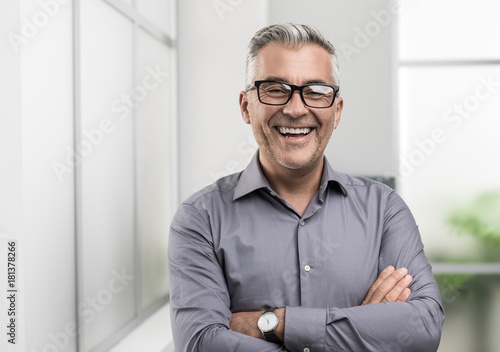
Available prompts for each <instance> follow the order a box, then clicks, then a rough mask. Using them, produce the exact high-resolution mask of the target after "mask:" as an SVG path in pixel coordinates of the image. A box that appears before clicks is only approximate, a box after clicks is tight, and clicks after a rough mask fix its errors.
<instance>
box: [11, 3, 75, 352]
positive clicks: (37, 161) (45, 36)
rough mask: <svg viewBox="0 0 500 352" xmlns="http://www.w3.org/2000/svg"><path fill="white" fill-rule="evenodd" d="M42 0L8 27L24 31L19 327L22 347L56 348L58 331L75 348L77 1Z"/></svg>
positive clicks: (23, 5)
mask: <svg viewBox="0 0 500 352" xmlns="http://www.w3.org/2000/svg"><path fill="white" fill-rule="evenodd" d="M44 3H45V2H44ZM41 4H42V3H41V2H38V1H31V0H25V1H24V0H23V1H21V2H20V3H19V4H18V6H20V7H21V13H20V19H21V28H15V27H13V28H10V30H11V31H12V32H13V33H17V34H20V35H22V36H26V38H25V39H26V40H25V41H23V44H22V46H21V48H20V49H21V52H20V54H19V55H20V60H21V82H20V83H21V104H22V147H23V150H22V153H23V158H22V164H23V170H22V172H23V176H22V186H23V198H22V206H23V229H22V230H23V234H22V240H21V241H20V242H19V257H20V258H23V260H24V263H25V271H24V272H23V274H24V282H25V285H24V287H22V291H21V292H22V294H23V295H25V302H26V305H25V316H24V317H22V319H23V320H24V321H25V322H26V333H25V335H21V331H19V333H20V334H19V335H18V337H19V339H25V342H26V346H25V348H22V347H21V348H20V349H19V350H23V351H24V350H26V351H32V350H37V351H42V350H43V349H45V350H47V351H48V350H51V349H52V350H54V349H55V348H56V347H55V345H54V341H53V339H54V338H55V339H56V340H57V341H58V342H57V343H60V345H61V346H63V347H62V348H64V350H65V351H70V352H73V351H76V339H75V336H74V335H72V334H68V332H67V330H66V329H67V327H68V326H74V324H75V321H76V314H75V306H76V304H75V303H76V302H75V255H74V253H75V240H74V194H73V191H74V183H73V176H74V169H73V168H72V167H71V166H68V164H67V163H66V161H65V158H66V149H65V148H66V147H68V146H71V145H72V143H73V80H72V77H73V71H72V69H73V66H72V64H73V60H72V59H73V57H72V25H73V23H72V4H71V2H66V3H65V4H62V5H58V3H57V2H56V3H55V4H53V5H52V6H46V7H42V6H41ZM18 15H19V14H18ZM28 23H29V24H28ZM23 26H24V29H22V28H23ZM5 98H6V97H3V96H2V99H5ZM2 118H3V117H2ZM55 163H59V164H58V166H56V167H59V166H60V167H61V168H60V169H58V170H59V171H61V170H64V171H61V173H60V174H59V176H60V177H58V176H57V174H56V172H55V169H54V164H55ZM2 351H3V350H2Z"/></svg>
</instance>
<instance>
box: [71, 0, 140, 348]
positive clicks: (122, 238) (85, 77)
mask: <svg viewBox="0 0 500 352" xmlns="http://www.w3.org/2000/svg"><path fill="white" fill-rule="evenodd" d="M81 23H82V26H81V38H82V39H81V40H82V45H81V63H82V72H81V77H82V86H81V89H82V124H81V129H82V135H81V138H82V150H83V151H82V155H85V156H84V157H83V162H82V167H81V170H82V174H81V175H82V184H81V187H82V189H81V195H82V199H81V228H82V234H81V236H82V248H81V251H82V253H83V258H82V261H83V297H82V300H83V301H81V302H79V305H80V306H79V309H80V314H81V318H82V319H84V320H85V324H84V326H83V330H84V335H83V336H84V341H83V342H84V346H85V348H84V350H85V351H88V350H90V349H92V348H93V347H94V346H96V345H97V344H99V343H100V342H102V341H103V340H104V339H105V338H106V337H108V336H109V335H110V334H112V333H114V332H115V331H117V330H118V329H119V328H120V327H122V326H123V325H124V324H126V323H127V322H128V321H129V320H130V319H132V318H133V317H134V280H133V279H132V278H131V276H132V275H133V274H134V255H133V253H134V251H133V246H134V240H133V234H134V164H133V146H134V139H133V121H132V118H131V114H127V113H125V112H124V111H125V110H127V106H128V105H127V104H129V103H130V101H129V97H130V94H131V93H132V91H131V90H132V82H133V79H132V78H133V77H132V73H133V60H132V50H133V48H132V44H133V40H132V38H133V25H132V24H131V23H130V22H129V21H128V20H127V19H126V18H125V17H123V16H122V15H121V14H120V13H119V12H117V11H115V10H114V9H112V8H111V7H110V6H108V5H107V4H106V3H105V2H103V1H102V0H85V1H81ZM129 110H130V109H129V108H128V110H127V111H129ZM83 144H85V146H83ZM123 274H125V276H123ZM118 277H120V278H119V279H118ZM92 302H95V306H93V304H94V303H92ZM82 306H83V308H82Z"/></svg>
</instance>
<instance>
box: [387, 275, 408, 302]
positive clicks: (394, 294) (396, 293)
mask: <svg viewBox="0 0 500 352" xmlns="http://www.w3.org/2000/svg"><path fill="white" fill-rule="evenodd" d="M406 272H408V271H406ZM412 280H413V278H412V277H411V275H408V274H407V275H405V276H404V277H403V278H402V279H401V280H399V281H398V282H397V283H396V286H394V287H393V288H392V289H391V290H390V291H389V292H388V293H387V294H386V295H385V297H384V298H383V299H382V302H396V301H397V300H398V299H399V297H400V296H401V295H402V294H403V292H404V294H403V297H402V298H403V299H404V297H405V296H406V295H408V296H410V295H409V294H408V292H407V291H406V289H407V288H408V286H410V283H411V281H412ZM408 290H409V289H408ZM406 299H408V298H406ZM403 302H406V300H404V301H403Z"/></svg>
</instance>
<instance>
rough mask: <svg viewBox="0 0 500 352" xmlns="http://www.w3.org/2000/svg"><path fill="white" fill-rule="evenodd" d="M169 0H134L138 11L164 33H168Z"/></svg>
mask: <svg viewBox="0 0 500 352" xmlns="http://www.w3.org/2000/svg"><path fill="white" fill-rule="evenodd" d="M169 2H170V0H136V3H137V9H138V10H139V12H140V13H141V14H142V15H143V16H144V17H146V18H147V19H148V20H150V21H151V22H152V23H153V24H154V25H155V26H157V27H158V28H160V29H161V30H162V31H163V32H164V33H166V34H170V33H169V27H170V23H169V6H168V4H169Z"/></svg>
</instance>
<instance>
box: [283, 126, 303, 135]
mask: <svg viewBox="0 0 500 352" xmlns="http://www.w3.org/2000/svg"><path fill="white" fill-rule="evenodd" d="M279 131H280V133H281V134H287V133H288V134H308V133H309V132H311V129H310V128H287V127H279Z"/></svg>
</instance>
